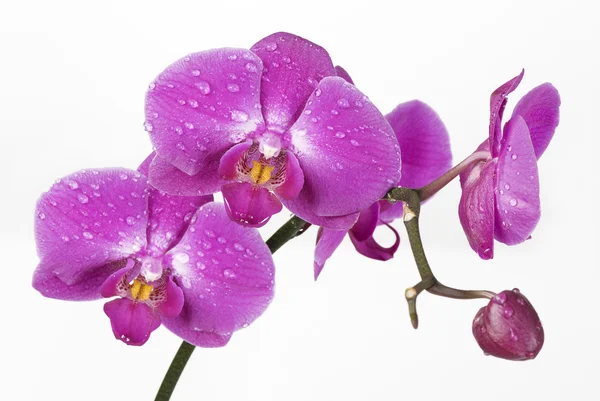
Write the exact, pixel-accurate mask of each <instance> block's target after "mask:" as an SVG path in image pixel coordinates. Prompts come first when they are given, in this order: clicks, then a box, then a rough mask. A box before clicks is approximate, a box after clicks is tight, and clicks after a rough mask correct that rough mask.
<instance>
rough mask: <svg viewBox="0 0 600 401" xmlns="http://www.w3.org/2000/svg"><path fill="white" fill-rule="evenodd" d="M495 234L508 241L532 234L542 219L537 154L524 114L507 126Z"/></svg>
mask: <svg viewBox="0 0 600 401" xmlns="http://www.w3.org/2000/svg"><path fill="white" fill-rule="evenodd" d="M496 180H497V185H496V193H495V195H496V224H495V237H496V239H497V240H498V241H500V242H503V243H505V244H508V245H514V244H519V243H521V242H523V241H525V240H526V239H527V238H529V235H530V234H531V233H532V232H533V229H534V228H535V226H536V225H537V223H538V221H539V219H540V187H539V181H538V169H537V158H536V155H535V150H534V148H533V144H532V142H531V138H530V136H529V130H528V129H527V124H526V122H525V120H524V119H523V117H521V116H516V117H515V118H512V119H511V120H510V121H509V122H508V123H507V124H506V126H505V127H504V139H503V143H502V148H501V149H500V155H499V156H498V172H497V174H496Z"/></svg>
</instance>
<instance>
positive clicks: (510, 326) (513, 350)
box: [473, 288, 544, 361]
mask: <svg viewBox="0 0 600 401" xmlns="http://www.w3.org/2000/svg"><path fill="white" fill-rule="evenodd" d="M473 335H474V336H475V340H477V343H478V344H479V346H480V347H481V349H482V350H483V352H485V354H486V355H493V356H495V357H498V358H503V359H510V360H513V361H524V360H527V359H533V358H535V357H536V356H537V354H538V353H539V352H540V350H541V349H542V345H544V329H543V328H542V323H541V322H540V319H539V317H538V314H537V313H536V311H535V309H533V306H532V305H531V304H530V303H529V301H528V300H527V298H525V297H524V296H523V294H521V293H520V292H519V290H518V289H516V288H515V289H514V290H512V291H508V290H507V291H502V292H501V293H499V294H498V295H496V296H495V297H494V298H492V299H491V300H490V302H489V304H488V305H487V306H484V307H483V308H481V309H480V310H479V312H477V315H475V319H473Z"/></svg>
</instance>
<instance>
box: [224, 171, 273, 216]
mask: <svg viewBox="0 0 600 401" xmlns="http://www.w3.org/2000/svg"><path fill="white" fill-rule="evenodd" d="M221 191H222V193H223V199H224V200H225V208H226V210H227V214H228V215H229V217H230V218H231V220H233V221H235V222H236V223H239V224H242V225H244V226H246V227H262V226H264V225H265V224H267V222H268V221H269V219H270V218H271V216H272V215H274V214H276V213H279V212H281V209H282V208H283V206H282V205H281V202H280V201H279V199H277V197H276V196H275V195H273V193H271V192H270V191H269V190H268V189H266V188H263V187H258V186H254V185H252V184H251V183H249V182H234V183H232V184H227V185H223V188H221Z"/></svg>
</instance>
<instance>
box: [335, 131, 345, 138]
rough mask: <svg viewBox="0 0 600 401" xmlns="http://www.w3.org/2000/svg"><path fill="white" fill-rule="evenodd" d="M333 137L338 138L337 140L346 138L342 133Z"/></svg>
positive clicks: (337, 133)
mask: <svg viewBox="0 0 600 401" xmlns="http://www.w3.org/2000/svg"><path fill="white" fill-rule="evenodd" d="M335 137H336V138H339V139H342V138H345V137H346V134H344V133H343V132H336V133H335Z"/></svg>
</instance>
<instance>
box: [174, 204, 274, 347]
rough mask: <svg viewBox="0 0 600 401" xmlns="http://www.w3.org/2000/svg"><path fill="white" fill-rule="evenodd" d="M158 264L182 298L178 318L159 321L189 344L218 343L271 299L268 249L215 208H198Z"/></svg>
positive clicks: (219, 207)
mask: <svg viewBox="0 0 600 401" xmlns="http://www.w3.org/2000/svg"><path fill="white" fill-rule="evenodd" d="M163 262H164V264H165V265H167V266H170V267H171V268H172V270H173V274H174V278H175V280H176V281H177V283H178V285H179V287H180V288H181V289H182V291H183V295H184V298H185V305H184V307H183V309H182V311H181V313H180V314H179V316H177V317H176V318H172V319H164V320H163V323H164V325H165V327H167V328H168V329H169V330H171V331H172V332H174V333H175V334H177V335H178V336H180V337H182V338H183V339H185V340H186V341H189V342H191V343H192V344H194V345H199V346H220V345H224V344H225V343H226V342H227V339H228V337H229V336H230V335H231V333H232V332H234V331H235V330H238V329H240V328H242V327H245V326H247V325H248V324H250V323H252V322H253V321H254V320H255V319H256V318H258V317H259V316H260V315H261V314H262V313H263V312H264V311H265V309H266V308H267V306H268V305H269V303H270V302H271V300H272V298H273V274H274V265H273V259H272V257H271V253H270V251H269V248H268V247H267V245H266V244H265V243H264V241H263V240H262V239H261V237H260V234H259V233H258V231H257V230H255V229H251V228H247V227H242V226H241V225H239V224H236V223H234V222H232V221H231V220H230V219H229V217H228V216H227V213H226V211H225V207H224V206H223V205H221V204H217V203H208V204H206V205H204V206H202V207H201V208H200V210H199V211H198V212H197V213H196V215H195V216H194V218H192V220H191V223H190V227H189V228H188V231H187V232H186V233H185V235H184V236H183V238H182V239H181V241H180V243H179V244H178V245H177V246H175V247H174V248H173V249H171V250H170V251H169V252H168V253H167V254H166V255H165V258H164V260H163ZM200 333H205V334H200ZM215 335H216V337H215ZM211 339H212V340H211ZM211 341H212V342H211Z"/></svg>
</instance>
